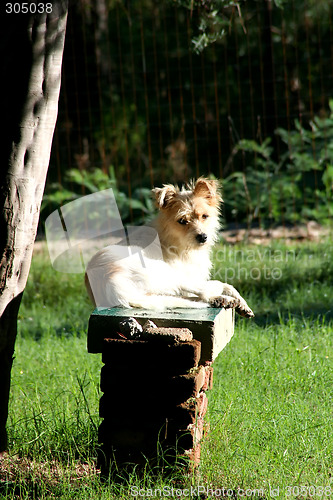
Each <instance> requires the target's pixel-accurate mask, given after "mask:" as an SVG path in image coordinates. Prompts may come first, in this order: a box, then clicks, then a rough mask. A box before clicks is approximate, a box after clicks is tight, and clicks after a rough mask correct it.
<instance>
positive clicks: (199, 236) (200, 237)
mask: <svg viewBox="0 0 333 500" xmlns="http://www.w3.org/2000/svg"><path fill="white" fill-rule="evenodd" d="M196 240H197V241H198V242H199V243H206V241H207V234H205V233H199V234H197V235H196Z"/></svg>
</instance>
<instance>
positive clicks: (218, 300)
mask: <svg viewBox="0 0 333 500" xmlns="http://www.w3.org/2000/svg"><path fill="white" fill-rule="evenodd" d="M209 305H210V307H224V309H230V308H237V307H240V302H239V300H238V299H236V298H235V297H230V296H229V295H219V296H218V297H212V298H211V299H209Z"/></svg>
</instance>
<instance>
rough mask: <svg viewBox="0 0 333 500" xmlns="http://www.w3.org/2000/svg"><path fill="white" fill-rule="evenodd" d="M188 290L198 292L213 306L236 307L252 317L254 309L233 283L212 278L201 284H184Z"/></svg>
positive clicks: (239, 312)
mask: <svg viewBox="0 0 333 500" xmlns="http://www.w3.org/2000/svg"><path fill="white" fill-rule="evenodd" d="M182 289H183V290H185V291H186V292H190V293H194V294H196V295H197V296H198V297H199V298H200V299H201V300H204V301H205V302H208V304H209V305H210V306H211V307H225V308H230V307H232V308H235V309H236V312H237V313H238V314H240V315H241V316H245V317H247V318H252V317H253V316H254V314H253V311H252V310H251V309H250V307H249V306H248V304H247V303H246V301H245V300H244V299H243V297H242V296H241V295H240V293H239V292H238V291H237V290H236V288H234V287H233V286H232V285H228V284H227V283H222V282H221V281H217V280H211V281H206V282H204V283H202V284H201V286H199V287H198V285H197V286H192V287H191V286H188V285H187V286H182Z"/></svg>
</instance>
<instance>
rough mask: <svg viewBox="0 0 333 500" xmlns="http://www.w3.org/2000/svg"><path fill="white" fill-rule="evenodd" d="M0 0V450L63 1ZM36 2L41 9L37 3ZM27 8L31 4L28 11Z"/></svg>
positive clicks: (44, 158)
mask: <svg viewBox="0 0 333 500" xmlns="http://www.w3.org/2000/svg"><path fill="white" fill-rule="evenodd" d="M33 4H34V2H32V3H30V2H26V3H25V2H23V3H22V2H20V3H14V2H11V3H9V2H8V3H4V5H3V9H5V12H6V13H5V14H2V16H1V31H0V64H1V65H2V77H1V88H0V102H1V106H0V109H1V111H2V120H3V127H2V132H1V148H0V165H1V175H0V452H2V451H4V450H6V448H7V435H6V428H5V426H6V420H7V415H8V399H9V389H10V372H11V366H12V362H13V354H14V344H15V338H16V331H17V313H18V309H19V306H20V301H21V298H22V293H23V290H24V288H25V285H26V282H27V278H28V273H29V269H30V263H31V257H32V250H33V244H34V241H35V236H36V231H37V225H38V219H39V210H40V204H41V201H42V196H43V192H44V186H45V179H46V173H47V168H48V164H49V159H50V151H51V144H52V137H53V133H54V127H55V122H56V118H57V112H58V99H59V89H60V80H61V63H62V54H63V47H64V38H65V28H66V20H67V9H68V5H67V0H51V1H49V2H47V3H44V2H36V3H35V5H36V6H37V8H39V10H44V12H42V13H39V14H35V15H32V14H31V13H29V12H28V13H22V12H21V13H17V12H14V11H13V12H10V10H11V6H12V7H14V5H16V6H17V5H20V6H21V7H20V8H21V11H22V10H23V6H27V8H28V10H30V6H32V5H33ZM43 6H44V8H43ZM31 10H32V9H31Z"/></svg>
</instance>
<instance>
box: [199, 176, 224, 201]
mask: <svg viewBox="0 0 333 500" xmlns="http://www.w3.org/2000/svg"><path fill="white" fill-rule="evenodd" d="M193 194H194V196H201V197H202V198H206V200H207V201H208V203H209V204H210V205H212V206H217V205H219V204H220V203H221V201H222V197H221V194H220V185H219V181H217V180H215V179H205V178H204V177H199V179H198V180H197V181H196V183H195V185H194V189H193Z"/></svg>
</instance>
